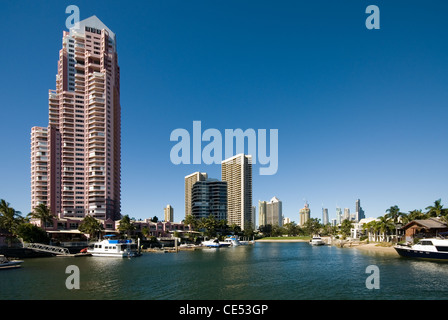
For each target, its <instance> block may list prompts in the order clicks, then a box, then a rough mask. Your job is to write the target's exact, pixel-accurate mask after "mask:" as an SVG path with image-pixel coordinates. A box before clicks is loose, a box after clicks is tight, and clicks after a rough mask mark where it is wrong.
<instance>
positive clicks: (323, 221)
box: [322, 208, 329, 225]
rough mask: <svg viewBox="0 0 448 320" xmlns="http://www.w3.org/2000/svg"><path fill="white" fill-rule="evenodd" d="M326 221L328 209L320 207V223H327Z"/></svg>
mask: <svg viewBox="0 0 448 320" xmlns="http://www.w3.org/2000/svg"><path fill="white" fill-rule="evenodd" d="M328 222H329V221H328V209H327V208H322V224H323V225H327V224H328Z"/></svg>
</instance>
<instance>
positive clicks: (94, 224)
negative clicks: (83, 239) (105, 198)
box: [78, 215, 104, 239]
mask: <svg viewBox="0 0 448 320" xmlns="http://www.w3.org/2000/svg"><path fill="white" fill-rule="evenodd" d="M78 230H79V231H80V232H82V233H85V234H88V235H89V237H90V238H91V239H98V238H99V236H98V235H99V234H100V232H101V231H103V230H104V227H103V224H102V223H101V222H99V221H98V220H97V219H95V218H94V217H92V216H91V215H87V216H85V218H84V219H83V220H82V223H81V225H80V226H79V227H78Z"/></svg>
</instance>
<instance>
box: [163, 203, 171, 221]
mask: <svg viewBox="0 0 448 320" xmlns="http://www.w3.org/2000/svg"><path fill="white" fill-rule="evenodd" d="M163 212H164V214H165V221H167V222H168V221H169V222H174V208H173V207H172V206H171V205H167V206H166V207H165V208H164V209H163Z"/></svg>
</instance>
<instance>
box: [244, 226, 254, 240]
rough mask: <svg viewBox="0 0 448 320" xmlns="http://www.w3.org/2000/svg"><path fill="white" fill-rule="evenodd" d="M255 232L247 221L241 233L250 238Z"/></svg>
mask: <svg viewBox="0 0 448 320" xmlns="http://www.w3.org/2000/svg"><path fill="white" fill-rule="evenodd" d="M254 234H255V230H254V227H253V226H252V223H248V224H247V226H245V227H244V231H243V235H244V236H245V237H247V238H249V239H250V238H252V237H253V236H254Z"/></svg>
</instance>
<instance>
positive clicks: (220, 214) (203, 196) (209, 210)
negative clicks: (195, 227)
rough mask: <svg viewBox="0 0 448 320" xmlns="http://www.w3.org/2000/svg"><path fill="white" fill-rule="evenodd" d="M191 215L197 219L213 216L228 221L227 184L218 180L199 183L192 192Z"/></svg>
mask: <svg viewBox="0 0 448 320" xmlns="http://www.w3.org/2000/svg"><path fill="white" fill-rule="evenodd" d="M191 214H192V215H193V216H194V217H195V218H196V219H201V218H207V217H208V216H210V215H212V216H214V217H215V219H216V220H225V219H227V182H225V181H219V180H217V179H207V180H204V181H197V182H196V183H195V184H194V185H193V188H192V191H191Z"/></svg>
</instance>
